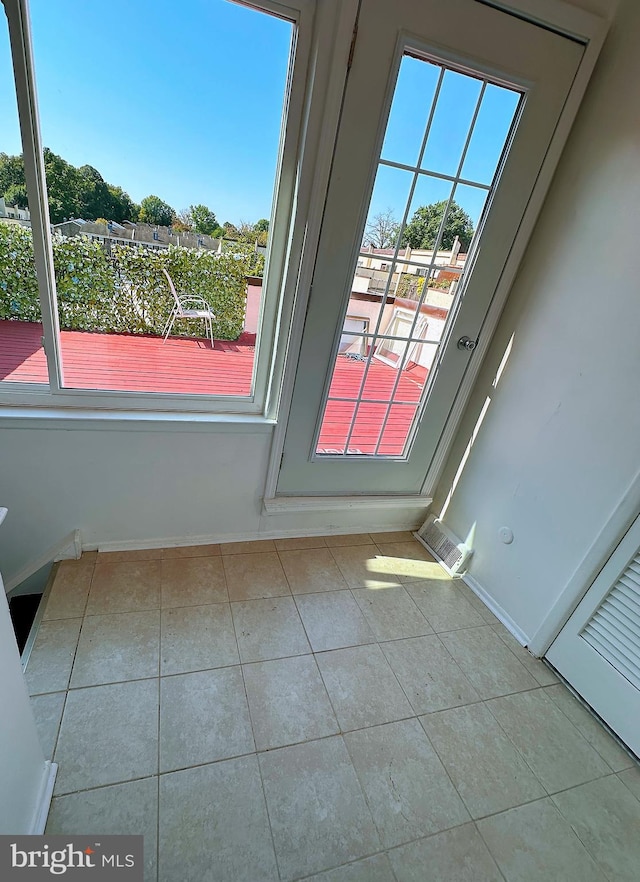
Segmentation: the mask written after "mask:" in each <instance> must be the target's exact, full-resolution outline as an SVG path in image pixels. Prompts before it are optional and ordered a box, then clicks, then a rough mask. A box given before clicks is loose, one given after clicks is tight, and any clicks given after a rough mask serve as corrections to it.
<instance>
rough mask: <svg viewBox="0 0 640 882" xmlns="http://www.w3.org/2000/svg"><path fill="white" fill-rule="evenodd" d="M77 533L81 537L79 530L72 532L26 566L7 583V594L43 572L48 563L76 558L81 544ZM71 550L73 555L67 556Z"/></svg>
mask: <svg viewBox="0 0 640 882" xmlns="http://www.w3.org/2000/svg"><path fill="white" fill-rule="evenodd" d="M76 533H78V535H79V531H78V530H72V531H71V533H68V534H67V535H66V536H65V537H64V539H61V540H60V541H59V542H56V544H55V545H52V546H50V547H49V548H47V550H46V551H43V552H42V554H39V555H38V557H35V558H33V559H32V560H31V561H29V563H28V564H25V566H23V568H22V569H21V570H20V571H19V572H17V573H16V575H15V576H13V577H12V578H11V579H9V581H8V582H7V583H6V585H5V591H6V593H7V594H11V592H12V591H13V590H14V589H15V588H17V587H18V585H20V584H21V583H22V582H24V580H25V579H28V578H29V576H33V574H34V573H37V572H38V570H41V569H42V567H44V566H46V565H47V564H48V563H51V562H52V561H54V560H62V559H63V558H65V557H66V558H70V557H72V558H75V556H76V554H75V552H76V549H77V547H78V544H79V542H80V540H79V539H78V540H76ZM80 544H81V543H80ZM70 548H72V549H73V552H72V554H65V552H66V551H68V550H69V549H70Z"/></svg>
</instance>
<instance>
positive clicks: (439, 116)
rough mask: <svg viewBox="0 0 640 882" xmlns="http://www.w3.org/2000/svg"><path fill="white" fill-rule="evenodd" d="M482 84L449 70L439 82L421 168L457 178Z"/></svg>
mask: <svg viewBox="0 0 640 882" xmlns="http://www.w3.org/2000/svg"><path fill="white" fill-rule="evenodd" d="M481 88H482V82H481V81H480V80H476V79H473V78H472V77H469V76H466V75H465V74H460V73H456V72H455V71H452V70H448V71H446V72H445V75H444V79H443V81H442V88H441V89H440V94H439V95H438V101H437V104H436V110H435V113H434V115H433V122H432V124H431V129H430V131H429V136H428V138H427V146H426V149H425V151H424V156H423V158H422V168H424V169H427V170H428V171H432V172H439V173H440V174H446V175H456V174H457V173H458V166H459V164H460V160H461V158H462V151H463V149H464V145H465V143H466V140H467V136H468V134H469V129H470V126H471V123H472V120H473V116H474V113H475V109H476V104H477V102H478V98H479V96H480V90H481Z"/></svg>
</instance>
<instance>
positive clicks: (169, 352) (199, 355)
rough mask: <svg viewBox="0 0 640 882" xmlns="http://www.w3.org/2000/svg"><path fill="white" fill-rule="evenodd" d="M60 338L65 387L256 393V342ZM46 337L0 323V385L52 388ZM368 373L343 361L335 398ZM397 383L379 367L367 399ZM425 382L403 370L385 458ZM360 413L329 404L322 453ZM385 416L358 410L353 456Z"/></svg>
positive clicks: (367, 407) (372, 442)
mask: <svg viewBox="0 0 640 882" xmlns="http://www.w3.org/2000/svg"><path fill="white" fill-rule="evenodd" d="M60 336H61V347H62V357H63V370H64V377H65V383H66V385H67V386H69V387H71V388H75V389H108V390H118V391H128V392H164V393H182V394H184V393H186V394H205V395H248V394H249V392H250V388H251V375H252V371H253V360H254V352H255V349H254V346H253V345H251V344H250V343H243V342H237V343H233V342H228V341H222V340H216V343H215V347H214V348H213V349H211V344H210V343H209V341H208V340H196V339H187V338H179V337H173V338H169V339H168V340H167V342H166V343H163V342H162V339H161V338H159V337H143V336H133V335H129V334H100V333H89V332H87V331H62V332H61V335H60ZM41 337H42V326H41V325H40V324H38V323H36V322H17V321H0V380H8V381H11V382H22V383H47V382H48V379H47V365H46V360H45V355H44V350H43V349H42V346H41ZM363 372H364V363H363V362H360V361H354V360H351V359H348V358H345V357H343V356H339V357H338V361H337V364H336V370H335V373H334V377H333V382H332V384H331V395H332V396H338V397H340V398H351V399H355V398H356V397H357V396H358V393H359V390H360V385H361V382H362V376H363ZM396 377H397V371H396V369H395V368H392V367H389V366H388V365H385V364H382V363H381V362H379V361H377V360H376V361H373V362H372V364H371V367H370V370H369V374H368V377H367V381H366V383H365V387H364V393H363V397H364V398H368V399H377V400H380V399H383V400H384V399H388V397H389V395H390V393H391V391H392V389H393V386H394V384H395V381H396ZM423 382H424V380H423V377H422V376H416V375H414V374H413V373H412V372H411V371H403V372H402V376H401V377H400V382H399V384H398V388H397V391H396V395H395V402H396V403H394V405H393V407H392V409H391V413H390V416H389V418H388V420H387V423H386V427H385V429H384V432H383V437H382V443H381V445H380V449H379V452H380V453H383V454H392V455H393V454H399V453H401V452H402V449H403V447H404V441H405V439H406V436H407V432H408V430H409V428H410V426H411V422H412V420H413V416H414V413H415V405H416V403H417V401H418V399H419V398H420V394H421V392H422V387H423ZM397 402H407V403H406V404H402V403H397ZM409 402H413V404H410V403H409ZM354 407H355V404H354V403H353V402H351V401H331V400H330V401H329V403H328V405H327V411H326V414H325V419H324V423H323V427H322V432H321V434H320V442H319V446H320V447H321V448H322V449H323V450H326V451H327V452H329V451H339V450H341V449H343V448H344V444H345V441H346V435H347V432H348V430H349V425H350V423H351V418H352V415H353V412H354ZM386 411H387V405H386V404H379V403H373V402H371V401H369V402H367V401H364V402H363V403H361V404H360V407H359V410H358V414H357V417H356V424H355V426H354V431H353V433H352V435H351V439H350V441H349V449H350V450H353V451H354V452H356V451H357V452H362V453H373V452H375V448H376V445H377V442H378V437H379V434H380V430H381V428H382V423H383V421H384V419H385V414H386Z"/></svg>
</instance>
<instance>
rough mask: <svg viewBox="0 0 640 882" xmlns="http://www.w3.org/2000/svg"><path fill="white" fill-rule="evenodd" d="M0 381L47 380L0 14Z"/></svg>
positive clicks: (5, 34) (7, 48)
mask: <svg viewBox="0 0 640 882" xmlns="http://www.w3.org/2000/svg"><path fill="white" fill-rule="evenodd" d="M0 119H1V120H2V125H1V126H0V382H8V383H40V384H48V382H49V376H48V373H47V360H46V358H45V354H44V349H43V348H42V322H41V315H40V301H39V299H38V281H37V278H36V266H35V261H34V258H33V240H32V237H31V220H30V214H29V204H28V199H27V188H26V184H25V178H24V166H23V164H22V143H21V139H20V125H19V123H18V107H17V104H16V92H15V87H14V83H13V68H12V65H11V51H10V46H9V29H8V26H7V19H6V16H5V15H3V14H1V13H0Z"/></svg>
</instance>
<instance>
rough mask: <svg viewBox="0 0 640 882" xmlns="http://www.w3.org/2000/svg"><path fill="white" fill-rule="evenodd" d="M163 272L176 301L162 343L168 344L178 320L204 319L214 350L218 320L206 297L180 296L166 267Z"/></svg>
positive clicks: (165, 327)
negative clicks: (215, 326)
mask: <svg viewBox="0 0 640 882" xmlns="http://www.w3.org/2000/svg"><path fill="white" fill-rule="evenodd" d="M162 272H163V273H164V274H165V276H166V277H167V282H168V283H169V288H170V289H171V293H172V294H173V300H174V307H173V309H172V311H171V315H170V316H169V318H168V319H167V323H166V325H165V326H164V329H163V331H162V334H163V340H162V342H163V343H166V341H167V337H168V336H169V334H170V333H171V330H172V328H173V326H174V324H175V322H176V319H202V320H203V321H204V326H205V330H206V332H207V334H208V336H209V339H210V340H211V348H212V349H213V324H212V322H213V321H215V318H216V314H215V312H213V310H212V309H211V307H210V306H209V304H208V303H207V301H206V300H205V299H204V297H196V296H192V295H190V294H178V292H177V291H176V286H175V285H174V284H173V279H172V278H171V276H170V275H169V273H168V272H167V271H166V269H165V268H164V267H163V268H162Z"/></svg>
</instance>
